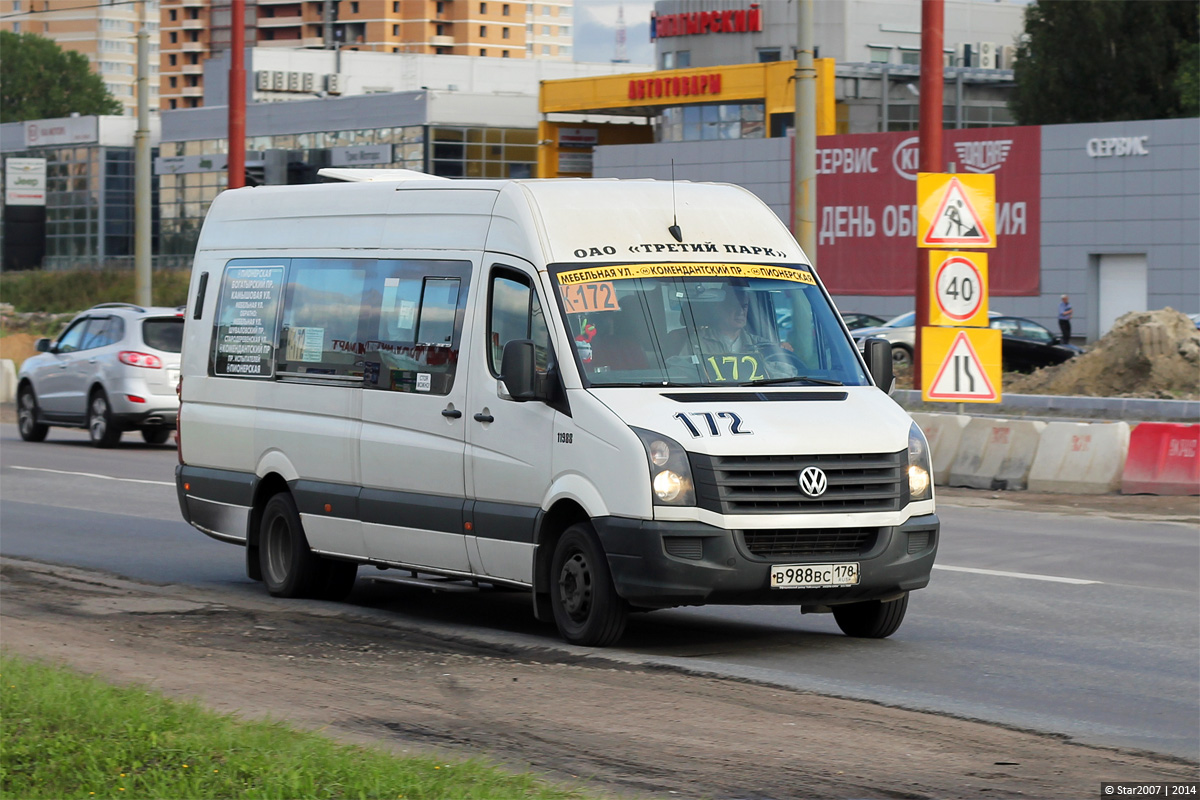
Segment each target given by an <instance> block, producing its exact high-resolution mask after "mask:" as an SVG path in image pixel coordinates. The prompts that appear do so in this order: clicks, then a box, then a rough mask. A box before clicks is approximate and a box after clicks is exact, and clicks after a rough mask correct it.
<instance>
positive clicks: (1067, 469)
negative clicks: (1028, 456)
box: [1029, 422, 1129, 494]
mask: <svg viewBox="0 0 1200 800" xmlns="http://www.w3.org/2000/svg"><path fill="white" fill-rule="evenodd" d="M1128 451H1129V423H1127V422H1111V423H1099V422H1093V423H1088V422H1051V423H1050V424H1049V425H1047V426H1046V429H1045V430H1044V431H1042V438H1041V442H1039V444H1038V451H1037V457H1036V458H1034V460H1033V467H1032V468H1031V469H1030V471H1029V490H1030V491H1031V492H1069V493H1072V494H1108V493H1109V492H1115V491H1117V490H1118V489H1120V488H1121V473H1122V472H1123V470H1124V469H1125V455H1126V453H1128Z"/></svg>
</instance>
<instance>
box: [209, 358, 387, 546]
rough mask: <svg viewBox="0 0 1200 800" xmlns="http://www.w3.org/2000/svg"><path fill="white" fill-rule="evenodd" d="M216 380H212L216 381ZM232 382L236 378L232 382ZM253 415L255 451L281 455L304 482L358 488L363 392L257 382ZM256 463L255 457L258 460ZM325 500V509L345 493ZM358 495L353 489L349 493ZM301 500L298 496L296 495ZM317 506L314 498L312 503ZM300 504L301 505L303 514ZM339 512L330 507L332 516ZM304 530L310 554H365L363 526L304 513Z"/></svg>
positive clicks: (339, 501)
mask: <svg viewBox="0 0 1200 800" xmlns="http://www.w3.org/2000/svg"><path fill="white" fill-rule="evenodd" d="M214 380H216V379H214ZM230 380H231V381H236V380H237V379H230ZM260 386H261V390H260V392H259V407H258V409H257V411H256V413H255V416H254V423H253V424H254V433H253V440H254V452H255V453H256V454H258V455H259V459H261V458H262V456H263V455H265V454H268V453H273V452H279V453H282V454H284V456H285V457H286V459H287V460H288V461H289V462H290V463H291V464H292V466H293V467H294V468H295V470H296V472H297V474H298V475H299V476H300V477H301V479H302V480H303V481H314V482H318V483H326V484H335V485H341V486H349V487H357V486H359V484H360V477H359V476H360V470H359V455H358V453H359V446H358V438H359V431H360V430H361V427H362V423H361V422H359V410H360V408H361V407H362V395H363V390H362V389H352V388H349V387H346V386H321V385H308V384H300V383H286V382H282V381H280V382H273V383H263V384H260ZM256 460H258V459H256ZM328 494H330V496H329V497H328V498H323V499H324V502H321V504H320V505H321V506H324V504H325V502H328V504H329V505H331V506H332V505H334V504H335V503H337V504H338V505H339V506H340V505H341V504H343V503H345V502H348V497H349V496H348V495H345V494H343V493H339V496H336V497H335V496H332V493H328ZM353 494H354V495H357V489H356V490H355V491H354V492H353ZM298 500H299V497H298ZM314 502H316V500H314ZM304 510H305V509H304V506H303V504H301V511H302V512H303V511H304ZM332 513H334V514H338V513H339V512H338V511H337V510H336V509H334V511H333V512H332ZM303 519H304V532H305V534H307V536H308V543H309V545H310V546H311V547H312V548H313V549H314V550H323V551H326V552H331V553H340V554H343V555H358V556H361V555H365V554H366V546H365V545H364V542H363V535H362V528H361V525H360V524H359V523H358V522H357V521H356V522H353V523H352V524H347V523H346V520H344V519H337V518H335V517H333V516H330V517H325V516H320V515H315V514H314V515H305V516H304V517H303Z"/></svg>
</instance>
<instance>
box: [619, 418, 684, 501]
mask: <svg viewBox="0 0 1200 800" xmlns="http://www.w3.org/2000/svg"><path fill="white" fill-rule="evenodd" d="M633 432H634V433H636V434H637V435H638V438H639V439H641V440H642V446H643V447H645V448H646V460H647V462H648V463H649V466H650V488H651V489H652V490H653V491H652V494H653V502H654V505H656V506H694V505H696V491H695V488H694V487H693V485H692V467H691V464H689V463H688V457H687V451H686V450H684V449H683V447H682V446H680V444H679V442H676V441H675V440H674V439H672V438H670V437H669V436H663V435H662V434H658V433H655V432H654V431H647V430H643V429H641V428H634V429H633Z"/></svg>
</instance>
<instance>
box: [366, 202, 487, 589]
mask: <svg viewBox="0 0 1200 800" xmlns="http://www.w3.org/2000/svg"><path fill="white" fill-rule="evenodd" d="M437 194H438V196H439V197H444V196H445V195H446V193H444V192H443V193H437ZM489 194H490V193H489ZM490 196H491V197H494V194H491V195H490ZM404 257H405V258H409V259H414V260H420V261H421V263H422V264H423V265H424V266H423V272H422V274H424V275H425V276H426V277H427V279H428V280H433V281H436V280H441V279H444V278H446V277H452V278H455V279H457V281H458V282H457V283H456V286H457V287H458V288H457V292H458V295H459V296H460V297H459V300H458V302H459V305H460V308H461V311H460V312H459V316H460V322H459V325H458V327H459V333H458V334H456V335H457V336H458V340H457V342H456V344H457V345H458V349H457V355H456V366H455V367H454V373H453V379H452V381H451V382H450V383H449V389H448V391H447V390H446V388H445V384H444V383H440V382H439V380H438V379H439V378H442V377H443V376H440V375H433V376H431V375H428V374H426V373H423V372H421V371H420V370H419V369H416V370H414V371H415V372H416V373H417V374H416V376H414V377H415V379H421V377H422V376H424V379H427V380H428V383H424V382H422V383H417V384H414V385H412V386H408V385H405V386H399V385H398V386H397V387H395V388H394V389H393V390H391V391H388V390H383V389H368V390H364V391H363V395H362V400H363V405H362V449H361V453H360V459H361V465H362V469H361V482H362V486H363V506H362V511H363V517H362V518H363V521H364V535H365V540H366V547H367V552H368V554H369V555H370V557H371V558H374V559H378V560H380V561H388V562H393V563H401V564H415V565H423V566H430V567H437V568H441V569H448V570H454V571H456V572H470V571H471V565H470V562H469V560H468V558H467V550H466V545H465V543H464V535H463V513H462V512H463V504H464V499H465V497H466V479H465V476H464V472H463V459H464V449H465V447H466V445H465V441H464V438H465V430H466V425H467V424H468V420H469V419H470V417H469V416H468V415H467V414H466V405H467V383H468V375H469V368H470V363H469V362H470V358H469V354H468V350H469V348H467V347H466V346H465V345H464V344H463V343H464V342H466V341H468V340H469V338H470V336H471V331H472V330H473V313H474V310H473V307H474V297H475V294H476V293H477V288H476V287H477V284H478V269H479V254H478V253H475V254H469V253H462V252H457V253H454V252H446V251H441V252H436V253H435V252H422V251H410V252H406V253H405V254H404ZM368 500H369V502H368Z"/></svg>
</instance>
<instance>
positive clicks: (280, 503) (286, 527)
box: [258, 492, 325, 597]
mask: <svg viewBox="0 0 1200 800" xmlns="http://www.w3.org/2000/svg"><path fill="white" fill-rule="evenodd" d="M258 558H259V564H260V565H261V566H262V579H263V583H265V584H266V585H267V591H268V592H270V593H271V594H272V595H274V596H275V597H312V596H313V594H314V592H316V590H317V589H318V588H319V587H320V585H321V582H322V578H323V577H325V575H324V572H325V570H324V569H323V567H324V566H325V565H324V564H323V563H322V562H321V558H320V557H319V556H317V555H316V554H314V553H313V551H312V550H310V549H309V547H308V539H307V538H306V537H305V536H304V526H303V525H302V524H301V523H300V513H299V512H298V511H297V510H296V501H295V500H293V499H292V496H291V495H290V494H287V493H286V492H281V493H279V494H277V495H275V496H274V497H272V498H271V499H270V500H268V501H267V505H266V506H265V507H264V508H263V516H262V528H261V529H260V532H259V538H258Z"/></svg>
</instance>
